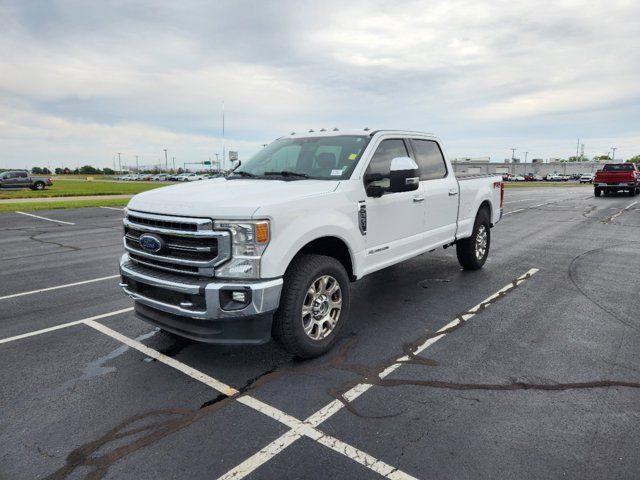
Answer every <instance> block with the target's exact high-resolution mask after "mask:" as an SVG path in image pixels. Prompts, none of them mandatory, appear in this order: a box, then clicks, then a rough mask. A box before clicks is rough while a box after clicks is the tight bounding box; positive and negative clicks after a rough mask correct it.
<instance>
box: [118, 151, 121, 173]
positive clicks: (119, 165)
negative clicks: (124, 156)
mask: <svg viewBox="0 0 640 480" xmlns="http://www.w3.org/2000/svg"><path fill="white" fill-rule="evenodd" d="M118 169H119V170H118V171H119V172H120V173H122V160H121V159H120V152H118Z"/></svg>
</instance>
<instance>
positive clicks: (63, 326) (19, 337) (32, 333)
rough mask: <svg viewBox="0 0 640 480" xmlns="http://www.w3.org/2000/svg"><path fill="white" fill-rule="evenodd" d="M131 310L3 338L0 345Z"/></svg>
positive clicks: (118, 311) (131, 308)
mask: <svg viewBox="0 0 640 480" xmlns="http://www.w3.org/2000/svg"><path fill="white" fill-rule="evenodd" d="M131 310H133V307H129V308H123V309H121V310H115V311H113V312H108V313H102V314H100V315H95V316H93V317H89V318H83V319H82V320H76V321H74V322H68V323H62V324H60V325H56V326H55V327H49V328H43V329H42V330H36V331H34V332H29V333H23V334H21V335H16V336H15V337H8V338H3V339H0V344H1V343H9V342H13V341H15V340H20V339H22V338H28V337H33V336H36V335H40V334H42V333H48V332H53V331H55V330H60V329H62V328H67V327H72V326H73V325H79V324H81V323H84V322H89V321H93V320H100V319H101V318H107V317H113V316H114V315H120V314H121V313H126V312H130V311H131Z"/></svg>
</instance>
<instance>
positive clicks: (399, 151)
mask: <svg viewBox="0 0 640 480" xmlns="http://www.w3.org/2000/svg"><path fill="white" fill-rule="evenodd" d="M408 156H409V154H408V153H407V148H406V147H405V145H404V141H403V140H401V139H390V140H383V141H382V142H380V145H378V148H377V149H376V152H375V153H374V154H373V157H371V161H370V162H369V166H368V167H367V171H366V172H365V174H367V173H380V174H382V175H389V173H391V160H393V159H394V158H397V157H408ZM375 184H377V185H382V186H385V187H388V186H389V179H388V178H386V179H384V180H380V181H379V182H375Z"/></svg>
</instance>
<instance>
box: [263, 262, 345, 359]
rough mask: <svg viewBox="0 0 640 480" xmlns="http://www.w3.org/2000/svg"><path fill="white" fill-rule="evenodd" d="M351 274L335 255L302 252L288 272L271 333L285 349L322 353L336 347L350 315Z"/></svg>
mask: <svg viewBox="0 0 640 480" xmlns="http://www.w3.org/2000/svg"><path fill="white" fill-rule="evenodd" d="M349 301H350V295H349V277H348V276H347V272H346V271H345V268H344V267H343V266H342V264H341V263H340V262H338V261H337V260H336V259H335V258H332V257H327V256H325V255H314V254H312V255H300V256H298V257H297V258H295V259H294V260H293V262H292V263H291V265H290V266H289V268H288V269H287V272H286V273H285V275H284V286H283V289H282V295H281V297H280V307H279V308H278V310H277V311H276V313H275V314H274V317H273V326H272V329H271V333H272V335H273V338H274V339H275V340H276V341H277V342H278V343H279V344H280V345H282V347H284V349H285V350H287V351H289V352H290V353H292V354H294V355H296V356H298V357H301V358H314V357H318V356H320V355H322V354H324V353H326V352H328V351H329V350H331V348H332V347H333V345H334V344H335V343H336V341H337V340H338V337H339V335H340V331H341V330H342V329H343V328H344V325H345V323H346V322H347V319H348V317H349Z"/></svg>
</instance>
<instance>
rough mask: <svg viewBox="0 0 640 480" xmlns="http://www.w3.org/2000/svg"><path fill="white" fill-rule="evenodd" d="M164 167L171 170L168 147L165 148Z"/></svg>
mask: <svg viewBox="0 0 640 480" xmlns="http://www.w3.org/2000/svg"><path fill="white" fill-rule="evenodd" d="M164 168H165V170H169V160H168V159H167V149H166V148H165V149H164Z"/></svg>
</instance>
